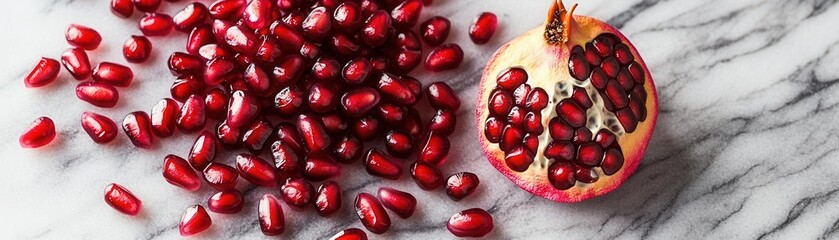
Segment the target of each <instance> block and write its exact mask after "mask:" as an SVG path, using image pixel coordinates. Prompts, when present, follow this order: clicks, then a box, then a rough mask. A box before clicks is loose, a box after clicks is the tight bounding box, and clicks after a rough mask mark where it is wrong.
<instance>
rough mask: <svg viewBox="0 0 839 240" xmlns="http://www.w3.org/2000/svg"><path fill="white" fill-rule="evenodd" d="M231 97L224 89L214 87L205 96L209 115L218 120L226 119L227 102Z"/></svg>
mask: <svg viewBox="0 0 839 240" xmlns="http://www.w3.org/2000/svg"><path fill="white" fill-rule="evenodd" d="M229 100H230V99H229V97H228V96H227V93H225V92H224V90H221V89H218V88H214V89H212V90H210V91H209V92H208V93H207V96H206V97H204V106H205V110H206V114H207V117H208V118H210V119H213V120H216V121H224V119H225V117H226V115H227V103H228V102H229Z"/></svg>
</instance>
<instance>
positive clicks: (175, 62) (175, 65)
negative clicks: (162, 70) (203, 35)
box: [169, 52, 204, 76]
mask: <svg viewBox="0 0 839 240" xmlns="http://www.w3.org/2000/svg"><path fill="white" fill-rule="evenodd" d="M169 71H170V72H171V73H172V75H174V76H181V75H186V74H196V73H201V72H202V71H204V61H203V60H201V58H200V57H198V56H193V55H189V54H186V53H182V52H175V53H172V55H170V56H169Z"/></svg>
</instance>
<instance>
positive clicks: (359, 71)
mask: <svg viewBox="0 0 839 240" xmlns="http://www.w3.org/2000/svg"><path fill="white" fill-rule="evenodd" d="M341 73H342V74H341V76H343V77H344V81H345V82H346V83H348V84H361V83H362V82H364V80H367V75H368V73H370V61H368V60H367V59H366V58H356V59H353V60H350V61H349V62H347V64H346V65H344V68H343V70H342V72H341Z"/></svg>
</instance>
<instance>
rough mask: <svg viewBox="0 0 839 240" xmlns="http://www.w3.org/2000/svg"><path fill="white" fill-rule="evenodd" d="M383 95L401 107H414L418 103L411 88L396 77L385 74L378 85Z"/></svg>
mask: <svg viewBox="0 0 839 240" xmlns="http://www.w3.org/2000/svg"><path fill="white" fill-rule="evenodd" d="M377 87H378V90H379V92H381V94H382V95H384V96H385V97H387V98H389V99H390V100H393V101H394V102H396V103H398V104H401V105H412V104H414V103H416V102H417V96H416V94H414V92H413V91H412V90H411V88H410V87H409V86H408V85H407V84H405V82H403V81H401V80H400V79H399V78H397V77H396V76H394V75H391V74H388V73H385V74H382V76H381V77H380V78H379V81H378V83H377Z"/></svg>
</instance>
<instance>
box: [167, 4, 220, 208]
mask: <svg viewBox="0 0 839 240" xmlns="http://www.w3.org/2000/svg"><path fill="white" fill-rule="evenodd" d="M209 16H210V9H208V8H207V6H205V5H204V4H202V3H199V2H193V3H190V4H187V5H186V7H184V8H183V9H181V11H179V12H178V13H176V14H175V16H173V17H172V20H173V21H174V22H175V29H177V30H178V31H181V32H190V31H192V30H193V28H195V27H197V26H198V25H200V24H202V23H204V22H205V21H207V18H208V17H209ZM211 210H212V209H211Z"/></svg>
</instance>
